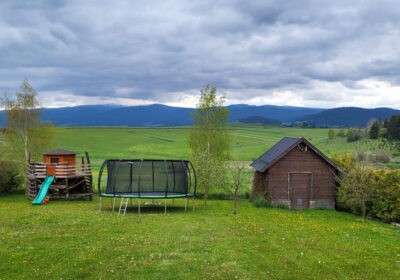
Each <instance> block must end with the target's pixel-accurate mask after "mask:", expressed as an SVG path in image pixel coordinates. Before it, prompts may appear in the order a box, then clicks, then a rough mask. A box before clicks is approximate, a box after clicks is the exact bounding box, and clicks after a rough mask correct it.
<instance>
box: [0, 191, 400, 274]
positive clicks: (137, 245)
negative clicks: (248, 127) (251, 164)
mask: <svg viewBox="0 0 400 280" xmlns="http://www.w3.org/2000/svg"><path fill="white" fill-rule="evenodd" d="M171 203H172V202H170V206H171V207H170V208H169V211H168V214H167V215H163V214H162V213H163V207H162V206H161V207H160V208H158V209H156V210H152V212H151V213H150V212H147V213H146V214H144V215H141V216H138V215H137V212H136V208H132V209H130V210H129V212H128V213H127V215H126V216H118V215H117V214H116V213H114V214H113V213H111V212H110V211H109V210H105V211H102V212H97V207H98V201H97V198H95V200H94V201H92V202H89V201H73V202H67V201H50V203H49V204H46V205H43V206H32V205H31V204H30V202H29V201H27V200H26V199H25V197H24V196H23V195H20V194H15V195H10V196H3V197H0V224H1V227H0V260H1V261H0V279H85V278H86V279H106V278H109V279H400V248H399V244H400V230H399V229H398V228H396V227H394V226H392V225H388V224H384V223H381V222H375V221H365V222H362V221H361V220H360V219H359V218H358V217H356V216H353V215H350V214H347V213H341V212H337V211H332V210H308V211H290V210H284V209H270V208H256V207H254V206H253V205H252V204H251V203H250V202H248V201H241V202H240V203H239V208H238V211H239V213H238V215H237V216H233V215H232V214H231V212H232V202H231V201H218V200H211V201H209V203H208V205H207V206H203V203H202V201H196V206H195V211H194V212H191V211H188V212H184V210H183V204H184V202H183V201H182V200H176V201H175V207H172V205H171ZM105 204H106V205H105V206H106V208H107V209H108V206H109V205H110V203H109V200H106V203H105ZM135 204H136V202H135V203H134V205H135ZM144 212H146V210H144Z"/></svg>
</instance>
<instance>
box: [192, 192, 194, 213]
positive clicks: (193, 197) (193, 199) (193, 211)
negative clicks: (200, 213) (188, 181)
mask: <svg viewBox="0 0 400 280" xmlns="http://www.w3.org/2000/svg"><path fill="white" fill-rule="evenodd" d="M192 204H193V212H194V196H193V202H192Z"/></svg>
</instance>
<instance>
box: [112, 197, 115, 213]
mask: <svg viewBox="0 0 400 280" xmlns="http://www.w3.org/2000/svg"><path fill="white" fill-rule="evenodd" d="M114 208H115V197H113V203H112V211H113V213H114Z"/></svg>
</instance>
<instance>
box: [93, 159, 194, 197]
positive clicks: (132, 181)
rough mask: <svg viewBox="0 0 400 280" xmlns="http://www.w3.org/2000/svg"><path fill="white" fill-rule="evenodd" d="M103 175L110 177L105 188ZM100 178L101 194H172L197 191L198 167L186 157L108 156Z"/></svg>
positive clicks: (148, 195)
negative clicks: (102, 181)
mask: <svg viewBox="0 0 400 280" xmlns="http://www.w3.org/2000/svg"><path fill="white" fill-rule="evenodd" d="M102 176H104V177H105V176H106V177H107V178H106V179H105V178H103V179H105V180H104V181H105V182H106V186H105V190H104V189H103V190H102V189H101V180H102ZM98 180H99V182H98V188H99V194H100V195H101V194H102V193H103V194H107V195H115V196H119V195H133V196H135V197H159V198H169V197H174V196H177V195H184V196H194V195H195V193H196V176H195V171H194V168H193V166H192V164H191V163H190V161H187V160H142V159H117V160H106V161H104V163H103V165H102V167H101V169H100V173H99V179H98Z"/></svg>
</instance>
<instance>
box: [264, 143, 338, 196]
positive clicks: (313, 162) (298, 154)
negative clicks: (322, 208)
mask: <svg viewBox="0 0 400 280" xmlns="http://www.w3.org/2000/svg"><path fill="white" fill-rule="evenodd" d="M296 172H298V173H301V172H311V173H312V180H313V185H312V197H310V199H331V198H334V196H335V181H334V177H333V175H334V171H333V170H332V168H331V167H330V165H329V164H328V163H326V162H325V161H323V160H321V158H320V157H319V156H318V155H317V154H316V153H315V152H314V151H313V150H311V149H308V150H307V151H300V150H298V149H296V148H295V149H293V150H291V151H290V152H289V153H288V154H287V155H286V156H284V157H283V158H282V159H281V160H280V161H278V162H277V163H276V164H274V165H273V166H272V167H271V168H270V169H269V170H268V175H267V191H268V193H269V194H270V197H271V198H272V199H287V198H288V174H289V173H296Z"/></svg>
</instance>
